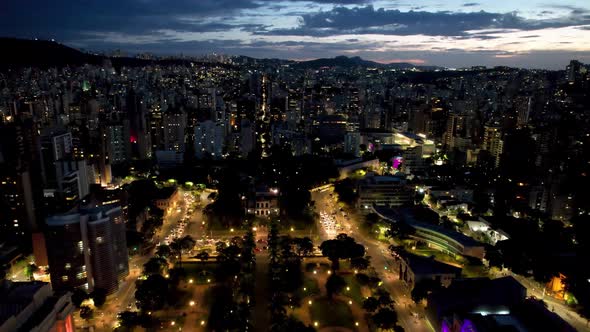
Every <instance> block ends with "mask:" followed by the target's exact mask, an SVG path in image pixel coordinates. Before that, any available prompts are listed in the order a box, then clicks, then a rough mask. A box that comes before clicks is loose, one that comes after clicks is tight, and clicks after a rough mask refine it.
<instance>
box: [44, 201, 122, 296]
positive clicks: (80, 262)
mask: <svg viewBox="0 0 590 332" xmlns="http://www.w3.org/2000/svg"><path fill="white" fill-rule="evenodd" d="M46 223H47V230H46V244H47V254H48V259H49V271H50V273H51V284H52V285H53V288H54V289H56V290H61V289H74V288H83V289H85V290H87V291H92V290H93V289H94V288H102V289H105V290H106V291H108V292H109V293H113V292H115V291H116V290H117V288H118V285H119V281H120V280H121V279H123V278H124V277H125V276H127V275H128V274H129V265H128V260H129V257H128V254H127V243H126V240H125V221H124V220H123V214H122V210H121V207H120V206H117V205H103V206H99V207H95V208H89V209H86V208H84V209H80V210H79V211H78V212H73V213H68V214H62V215H56V216H52V217H49V218H47V220H46Z"/></svg>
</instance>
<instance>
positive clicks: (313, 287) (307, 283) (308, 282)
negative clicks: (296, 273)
mask: <svg viewBox="0 0 590 332" xmlns="http://www.w3.org/2000/svg"><path fill="white" fill-rule="evenodd" d="M320 293H321V290H320V286H319V285H318V282H317V280H315V279H313V278H309V277H304V278H303V286H302V287H301V288H299V289H298V290H297V292H296V293H295V294H296V295H298V296H299V298H302V299H303V298H305V297H307V296H311V295H319V294H320Z"/></svg>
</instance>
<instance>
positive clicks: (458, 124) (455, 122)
mask: <svg viewBox="0 0 590 332" xmlns="http://www.w3.org/2000/svg"><path fill="white" fill-rule="evenodd" d="M465 120H466V119H465V116H463V115H461V114H456V113H451V114H449V118H448V121H447V130H446V132H445V134H444V137H443V141H444V145H445V146H446V147H447V148H449V149H452V148H454V147H455V138H456V137H462V136H464V132H465Z"/></svg>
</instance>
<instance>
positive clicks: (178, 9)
mask: <svg viewBox="0 0 590 332" xmlns="http://www.w3.org/2000/svg"><path fill="white" fill-rule="evenodd" d="M5 1H6V0H5ZM260 6H261V4H260V3H259V2H257V1H255V0H174V1H168V0H101V1H69V0H53V1H36V0H8V1H6V2H4V3H2V4H0V31H2V33H3V34H6V35H10V36H16V37H33V36H35V37H46V38H49V37H50V38H54V37H55V38H59V39H62V40H63V39H66V40H67V39H74V38H77V37H79V36H80V34H81V32H88V31H95V32H117V33H126V34H149V33H152V32H154V31H157V30H161V29H170V30H175V31H192V32H206V31H221V30H227V29H231V28H234V26H231V25H229V24H225V23H223V22H220V23H207V22H206V21H205V20H204V19H203V18H207V17H208V16H211V15H222V14H230V13H232V12H236V11H238V10H242V9H252V8H258V7H260ZM186 18H196V19H195V20H187V19H186ZM198 18H200V19H198ZM237 28H239V27H237Z"/></svg>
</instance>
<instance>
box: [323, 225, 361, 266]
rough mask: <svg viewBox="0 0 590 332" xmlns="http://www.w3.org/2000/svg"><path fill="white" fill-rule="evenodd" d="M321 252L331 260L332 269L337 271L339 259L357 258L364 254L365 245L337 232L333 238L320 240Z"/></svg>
mask: <svg viewBox="0 0 590 332" xmlns="http://www.w3.org/2000/svg"><path fill="white" fill-rule="evenodd" d="M320 250H321V251H322V254H323V255H324V256H326V257H328V259H329V260H330V261H331V262H332V269H333V270H334V271H337V270H338V269H339V267H340V259H346V258H357V257H363V256H364V255H365V247H364V246H363V245H362V244H358V243H356V241H355V240H354V239H353V238H351V237H349V236H348V235H346V234H339V235H338V236H337V237H336V238H335V239H332V240H327V241H324V242H322V244H321V245H320Z"/></svg>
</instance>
